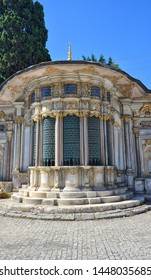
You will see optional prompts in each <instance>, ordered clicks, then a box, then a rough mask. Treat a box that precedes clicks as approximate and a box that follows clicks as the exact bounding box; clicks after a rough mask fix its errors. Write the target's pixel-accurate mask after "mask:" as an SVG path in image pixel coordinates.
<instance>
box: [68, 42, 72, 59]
mask: <svg viewBox="0 0 151 280" xmlns="http://www.w3.org/2000/svg"><path fill="white" fill-rule="evenodd" d="M68 60H72V49H71V44H69V48H68Z"/></svg>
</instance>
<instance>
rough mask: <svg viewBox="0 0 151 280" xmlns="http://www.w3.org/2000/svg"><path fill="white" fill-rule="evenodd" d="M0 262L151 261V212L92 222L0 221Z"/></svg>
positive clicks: (1, 219) (18, 219) (6, 218)
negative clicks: (3, 260)
mask: <svg viewBox="0 0 151 280" xmlns="http://www.w3.org/2000/svg"><path fill="white" fill-rule="evenodd" d="M0 243H1V245H0V259H1V260H2V259H7V260H9V259H13V260H17V259H41V260H43V259H47V260H48V259H53V260H57V259H60V260H61V259H63V260H68V259H71V260H73V259H84V260H86V259H143V260H145V259H151V211H150V212H147V213H144V214H140V215H137V216H133V217H126V218H119V219H118V218H117V219H116V218H115V219H108V220H92V221H42V220H30V219H20V218H11V217H0Z"/></svg>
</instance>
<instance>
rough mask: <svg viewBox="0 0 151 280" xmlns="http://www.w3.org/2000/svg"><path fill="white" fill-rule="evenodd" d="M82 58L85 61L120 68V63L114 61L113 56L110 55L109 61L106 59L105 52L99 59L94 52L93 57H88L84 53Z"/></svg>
mask: <svg viewBox="0 0 151 280" xmlns="http://www.w3.org/2000/svg"><path fill="white" fill-rule="evenodd" d="M82 58H83V60H85V61H94V62H100V63H102V64H104V65H109V66H111V67H114V68H116V69H120V68H119V65H118V64H117V63H115V62H114V61H113V59H112V57H109V58H108V60H107V62H106V59H105V58H104V55H103V54H101V55H100V58H99V59H97V58H96V57H95V55H94V54H92V55H91V57H89V56H87V57H86V56H84V55H82Z"/></svg>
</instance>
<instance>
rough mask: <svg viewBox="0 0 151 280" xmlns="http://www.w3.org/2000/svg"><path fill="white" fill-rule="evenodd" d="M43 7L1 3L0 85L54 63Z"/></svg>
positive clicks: (28, 1)
mask: <svg viewBox="0 0 151 280" xmlns="http://www.w3.org/2000/svg"><path fill="white" fill-rule="evenodd" d="M47 37H48V32H47V29H46V28H45V22H44V12H43V6H42V5H41V4H40V3H39V2H38V1H36V2H35V3H34V2H33V0H0V81H2V80H5V79H6V78H8V77H9V76H10V75H12V74H13V73H15V72H17V71H19V70H21V69H24V68H26V67H28V66H31V65H33V64H37V63H40V62H42V61H48V60H51V57H50V55H49V53H48V50H47V49H46V47H45V46H46V41H47Z"/></svg>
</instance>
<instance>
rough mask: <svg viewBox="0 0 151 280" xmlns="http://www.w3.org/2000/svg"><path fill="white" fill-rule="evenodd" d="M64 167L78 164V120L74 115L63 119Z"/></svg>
mask: <svg viewBox="0 0 151 280" xmlns="http://www.w3.org/2000/svg"><path fill="white" fill-rule="evenodd" d="M63 157H64V165H79V164H80V120H79V117H76V116H74V115H72V116H67V117H65V118H64V119H63Z"/></svg>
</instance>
